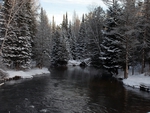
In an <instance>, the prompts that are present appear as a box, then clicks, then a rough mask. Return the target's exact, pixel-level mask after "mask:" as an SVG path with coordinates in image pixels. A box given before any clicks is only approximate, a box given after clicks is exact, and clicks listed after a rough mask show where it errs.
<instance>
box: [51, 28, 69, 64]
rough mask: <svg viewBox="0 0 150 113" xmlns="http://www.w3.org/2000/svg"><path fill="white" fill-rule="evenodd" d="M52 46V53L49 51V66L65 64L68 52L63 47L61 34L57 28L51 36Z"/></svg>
mask: <svg viewBox="0 0 150 113" xmlns="http://www.w3.org/2000/svg"><path fill="white" fill-rule="evenodd" d="M52 39H53V40H52V42H53V47H52V53H51V66H54V67H56V66H60V65H66V63H67V60H68V53H67V50H66V47H65V44H64V43H63V40H62V39H61V35H60V33H59V29H58V28H57V30H56V31H55V32H54V34H53V38H52Z"/></svg>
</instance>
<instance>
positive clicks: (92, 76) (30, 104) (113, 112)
mask: <svg viewBox="0 0 150 113" xmlns="http://www.w3.org/2000/svg"><path fill="white" fill-rule="evenodd" d="M100 76H101V71H100V70H97V69H94V68H92V67H88V68H84V69H83V68H80V67H68V68H67V69H52V70H51V74H50V75H48V76H44V77H36V78H33V79H32V80H22V81H19V82H18V83H14V84H13V85H10V84H5V85H4V86H2V87H1V88H0V113H9V112H10V113H146V112H148V111H150V106H149V105H150V101H149V97H150V96H149V94H148V93H145V92H141V91H139V90H132V89H130V88H128V89H127V88H124V86H123V85H122V84H121V83H120V82H118V81H116V80H115V79H107V80H106V79H100Z"/></svg>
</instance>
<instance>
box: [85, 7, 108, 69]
mask: <svg viewBox="0 0 150 113" xmlns="http://www.w3.org/2000/svg"><path fill="white" fill-rule="evenodd" d="M104 15H105V12H104V11H103V9H102V8H101V7H97V8H95V9H94V10H93V11H91V12H90V13H89V14H88V15H86V21H85V23H86V34H87V35H86V36H87V44H88V46H87V49H88V51H87V53H88V54H89V57H90V58H91V61H92V62H91V65H93V66H95V67H100V66H101V61H100V59H99V57H100V53H101V47H100V44H101V43H102V29H103V22H104Z"/></svg>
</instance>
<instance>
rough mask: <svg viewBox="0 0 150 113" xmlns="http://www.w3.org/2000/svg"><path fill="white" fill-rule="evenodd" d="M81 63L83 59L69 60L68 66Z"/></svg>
mask: <svg viewBox="0 0 150 113" xmlns="http://www.w3.org/2000/svg"><path fill="white" fill-rule="evenodd" d="M80 64H81V61H77V60H69V61H68V66H79V65H80Z"/></svg>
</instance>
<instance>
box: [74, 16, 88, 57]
mask: <svg viewBox="0 0 150 113" xmlns="http://www.w3.org/2000/svg"><path fill="white" fill-rule="evenodd" d="M85 40H86V34H85V23H84V15H83V16H82V22H81V25H80V29H79V34H78V37H77V45H76V56H77V59H78V60H83V59H85V57H86V56H85V54H86V42H85Z"/></svg>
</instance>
